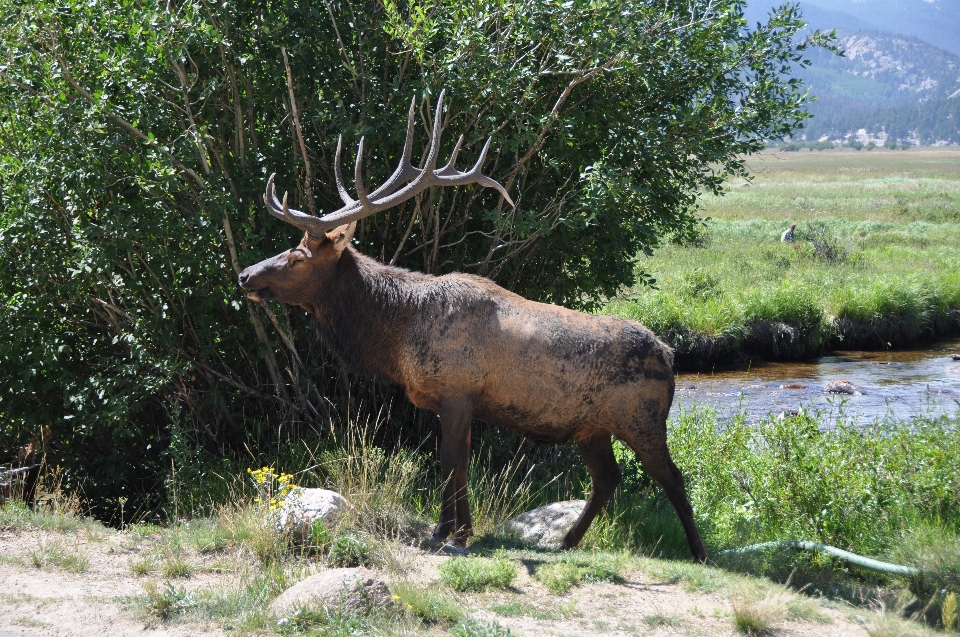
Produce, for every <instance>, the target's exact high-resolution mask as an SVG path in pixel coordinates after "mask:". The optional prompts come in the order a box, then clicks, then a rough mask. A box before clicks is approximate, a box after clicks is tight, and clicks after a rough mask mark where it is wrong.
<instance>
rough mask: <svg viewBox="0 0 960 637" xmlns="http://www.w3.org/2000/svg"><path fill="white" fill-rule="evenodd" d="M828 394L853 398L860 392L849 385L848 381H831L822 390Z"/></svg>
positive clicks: (852, 385) (851, 384)
mask: <svg viewBox="0 0 960 637" xmlns="http://www.w3.org/2000/svg"><path fill="white" fill-rule="evenodd" d="M823 391H825V392H826V393H828V394H846V395H849V396H853V395H855V394H859V393H860V390H859V389H857V386H856V385H854V384H853V383H851V382H850V381H849V380H831V381H830V382H828V383H827V384H826V386H825V387H824V388H823Z"/></svg>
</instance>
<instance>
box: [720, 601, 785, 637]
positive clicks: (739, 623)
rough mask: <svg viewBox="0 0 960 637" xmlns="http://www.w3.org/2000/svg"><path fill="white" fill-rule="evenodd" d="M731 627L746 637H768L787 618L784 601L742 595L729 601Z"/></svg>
mask: <svg viewBox="0 0 960 637" xmlns="http://www.w3.org/2000/svg"><path fill="white" fill-rule="evenodd" d="M730 603H731V606H732V609H733V625H734V626H735V627H736V629H737V630H739V631H740V632H741V633H744V634H746V635H769V634H771V632H772V631H773V629H774V627H775V626H776V625H777V624H779V623H780V622H782V621H783V620H784V619H785V618H786V616H787V608H786V604H785V603H784V599H783V598H782V597H780V596H773V595H767V596H765V597H756V596H750V595H744V596H742V597H736V598H734V599H732V600H731V602H730Z"/></svg>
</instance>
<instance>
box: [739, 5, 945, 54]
mask: <svg viewBox="0 0 960 637" xmlns="http://www.w3.org/2000/svg"><path fill="white" fill-rule="evenodd" d="M783 3H784V0H748V2H747V9H746V14H747V17H748V18H749V19H750V20H751V22H756V21H761V20H764V18H765V16H766V15H767V14H768V13H769V12H770V10H771V9H772V8H774V7H776V6H779V5H781V4H783ZM799 4H800V8H801V10H802V11H803V15H804V18H805V19H806V20H807V22H808V24H810V26H811V27H812V28H814V29H820V30H822V31H823V30H826V31H829V30H830V29H844V30H847V31H850V30H878V31H887V32H889V33H894V34H901V35H912V36H914V37H917V38H920V39H922V40H924V41H926V42H929V43H930V44H932V45H934V46H937V47H939V48H941V49H944V50H946V51H950V52H951V53H953V54H954V55H960V2H958V1H957V0H800V3H799Z"/></svg>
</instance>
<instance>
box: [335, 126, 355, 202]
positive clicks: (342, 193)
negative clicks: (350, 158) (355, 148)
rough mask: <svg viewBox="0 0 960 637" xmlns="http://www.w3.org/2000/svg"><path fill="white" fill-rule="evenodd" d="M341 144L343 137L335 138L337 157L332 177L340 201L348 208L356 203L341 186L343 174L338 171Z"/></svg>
mask: <svg viewBox="0 0 960 637" xmlns="http://www.w3.org/2000/svg"><path fill="white" fill-rule="evenodd" d="M342 144H343V135H340V136H338V137H337V157H336V159H335V160H334V162H333V176H334V179H336V181H337V192H339V193H340V199H341V200H342V201H343V203H345V204H346V205H348V206H352V205H354V204H356V203H357V202H356V201H354V200H353V198H352V197H351V196H350V194H349V193H348V192H347V187H346V186H344V185H343V172H341V170H340V146H341V145H342Z"/></svg>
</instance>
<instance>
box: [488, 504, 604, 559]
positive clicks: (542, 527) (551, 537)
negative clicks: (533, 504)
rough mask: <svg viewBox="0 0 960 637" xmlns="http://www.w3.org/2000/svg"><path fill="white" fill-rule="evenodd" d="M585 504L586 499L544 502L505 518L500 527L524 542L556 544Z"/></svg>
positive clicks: (544, 545)
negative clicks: (540, 505) (507, 518)
mask: <svg viewBox="0 0 960 637" xmlns="http://www.w3.org/2000/svg"><path fill="white" fill-rule="evenodd" d="M586 505H587V501H586V500H567V501H566V502H554V503H553V504H545V505H544V506H542V507H538V508H536V509H533V510H532V511H527V512H526V513H521V514H520V515H518V516H517V517H515V518H511V519H509V520H507V521H506V522H504V523H503V527H502V528H503V530H504V531H505V532H506V533H508V534H510V535H512V536H514V537H516V538H517V539H518V540H520V541H521V542H524V543H525V544H535V545H537V546H542V547H550V546H558V545H559V544H560V542H561V541H563V536H564V535H566V534H567V531H569V530H570V527H572V526H573V523H574V522H576V521H577V518H578V517H580V513H581V512H582V511H583V507H585V506H586Z"/></svg>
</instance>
